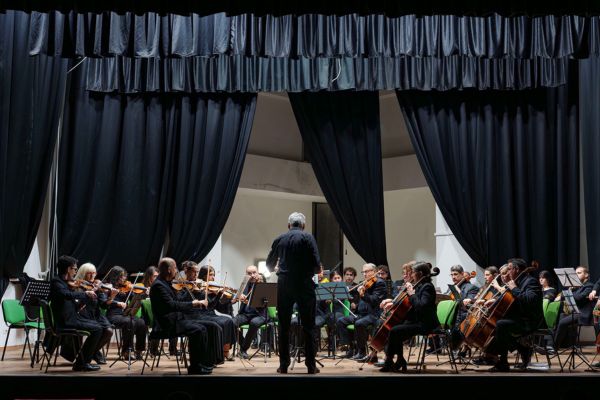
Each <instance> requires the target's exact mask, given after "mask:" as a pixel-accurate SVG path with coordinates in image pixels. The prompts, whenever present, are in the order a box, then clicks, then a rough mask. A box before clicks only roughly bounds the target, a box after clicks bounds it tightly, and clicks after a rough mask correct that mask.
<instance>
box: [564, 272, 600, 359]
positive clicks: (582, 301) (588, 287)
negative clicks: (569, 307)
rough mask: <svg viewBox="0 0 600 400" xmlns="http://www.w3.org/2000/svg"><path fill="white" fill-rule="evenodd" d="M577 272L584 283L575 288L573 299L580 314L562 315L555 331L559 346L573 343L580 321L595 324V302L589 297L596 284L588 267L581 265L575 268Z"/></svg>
mask: <svg viewBox="0 0 600 400" xmlns="http://www.w3.org/2000/svg"><path fill="white" fill-rule="evenodd" d="M575 272H576V273H577V277H578V278H579V280H580V281H581V283H583V285H582V286H580V287H578V288H575V289H573V299H574V300H575V304H577V308H578V309H579V315H578V316H574V315H571V314H568V313H564V314H563V315H562V316H561V317H560V320H559V321H558V324H556V332H555V333H554V343H555V344H556V347H558V348H561V347H568V346H571V345H572V344H573V341H574V340H576V333H577V332H576V331H577V324H578V323H579V325H585V326H587V325H593V324H594V319H593V316H592V312H593V311H594V305H595V302H594V301H592V300H590V299H589V296H590V293H591V292H592V290H593V288H594V284H593V283H592V282H590V271H589V269H588V267H586V266H583V265H581V266H579V267H577V269H575Z"/></svg>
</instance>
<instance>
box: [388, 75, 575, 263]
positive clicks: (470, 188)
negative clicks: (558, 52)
mask: <svg viewBox="0 0 600 400" xmlns="http://www.w3.org/2000/svg"><path fill="white" fill-rule="evenodd" d="M573 70H575V72H576V68H573ZM574 82H576V80H575V81H574ZM397 96H398V100H399V102H400V105H401V107H402V111H403V113H404V116H405V119H406V122H407V126H408V131H409V134H410V137H411V140H412V143H413V146H414V148H415V151H416V154H417V157H418V159H419V163H420V164H421V168H422V170H423V173H424V175H425V177H426V179H427V182H428V184H429V187H430V189H431V191H432V193H433V197H434V198H435V201H436V203H437V204H438V206H439V207H440V210H441V212H442V214H443V215H444V218H445V219H446V221H447V222H448V225H449V227H450V229H451V230H452V232H453V233H454V235H455V236H456V238H457V239H458V241H459V243H460V244H461V245H462V246H463V248H464V249H465V251H466V252H467V253H468V254H469V256H470V257H471V258H472V259H473V260H474V261H475V262H476V263H477V264H478V265H480V266H482V267H486V266H488V265H498V266H499V265H502V264H503V263H504V262H506V260H507V259H508V258H510V257H523V258H525V259H528V260H533V259H535V260H538V261H539V262H540V263H541V266H542V267H543V268H545V269H552V268H554V267H564V266H573V265H577V263H578V261H579V179H578V165H579V163H578V131H577V129H578V123H577V106H576V104H577V84H574V85H566V86H563V87H559V88H555V89H536V90H526V91H519V92H506V91H505V92H501V91H450V92H443V93H436V92H416V91H404V92H403V91H398V92H397Z"/></svg>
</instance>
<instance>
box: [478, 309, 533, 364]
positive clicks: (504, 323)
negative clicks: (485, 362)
mask: <svg viewBox="0 0 600 400" xmlns="http://www.w3.org/2000/svg"><path fill="white" fill-rule="evenodd" d="M527 332H529V330H528V329H527V327H525V326H524V325H523V323H522V322H520V321H517V320H513V319H500V320H498V321H497V322H496V331H495V336H494V340H493V341H492V343H491V345H490V346H489V347H488V349H487V352H488V353H490V354H498V355H499V356H500V359H501V360H504V361H505V360H506V358H507V357H508V352H509V351H513V350H515V349H516V350H518V351H519V352H520V353H522V352H524V351H525V350H526V348H525V347H524V346H522V345H521V344H519V341H518V338H519V337H520V336H523V335H524V334H526V333H527Z"/></svg>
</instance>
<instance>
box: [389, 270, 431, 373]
mask: <svg viewBox="0 0 600 400" xmlns="http://www.w3.org/2000/svg"><path fill="white" fill-rule="evenodd" d="M431 270H432V268H431V264H430V263H427V262H417V263H416V264H415V265H414V267H413V269H412V279H411V281H412V282H415V286H413V284H412V283H410V282H407V283H406V293H407V295H408V296H409V297H408V300H409V301H410V303H411V305H412V308H411V309H410V311H409V312H408V315H407V317H406V319H405V320H404V321H403V322H402V323H400V324H398V325H396V326H394V327H393V328H392V329H391V331H390V334H389V338H388V344H387V346H386V348H385V363H384V365H383V367H382V368H381V369H380V371H381V372H398V371H402V372H406V366H407V363H406V360H405V359H404V350H403V347H404V341H405V340H407V339H410V338H411V337H413V336H415V335H427V334H429V333H431V332H432V331H433V330H434V329H435V328H436V327H437V326H438V325H439V322H438V318H437V314H436V305H435V287H434V286H433V284H432V283H431V277H432V276H433V275H434V274H432V271H431ZM392 306H393V303H392V302H388V303H387V304H386V305H385V306H384V309H390V308H391V307H392ZM394 356H397V359H396V361H394Z"/></svg>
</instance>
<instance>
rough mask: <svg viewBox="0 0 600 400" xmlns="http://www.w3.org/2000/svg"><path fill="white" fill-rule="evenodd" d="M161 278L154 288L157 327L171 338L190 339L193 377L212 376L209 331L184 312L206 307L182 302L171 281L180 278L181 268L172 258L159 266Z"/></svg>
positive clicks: (152, 293)
mask: <svg viewBox="0 0 600 400" xmlns="http://www.w3.org/2000/svg"><path fill="white" fill-rule="evenodd" d="M158 273H159V275H158V278H157V279H156V280H155V281H154V283H153V284H152V288H151V290H150V300H151V303H152V313H153V315H154V327H153V331H154V330H156V331H158V332H161V333H165V334H167V335H168V336H171V337H176V336H180V335H183V336H187V337H188V339H189V343H188V346H187V348H188V351H189V354H190V358H189V367H188V373H189V374H201V375H205V374H210V373H211V372H212V366H211V364H210V358H209V349H208V337H207V336H208V335H207V330H206V327H205V326H204V325H203V324H202V323H201V322H200V321H195V320H193V319H189V318H186V317H185V315H184V314H183V312H185V311H188V310H191V309H192V308H199V307H202V302H200V300H193V301H179V300H177V297H176V294H175V291H174V290H173V288H172V286H171V281H172V280H173V279H174V278H175V277H176V276H177V273H178V271H177V264H176V263H175V260H173V259H172V258H163V259H161V260H160V263H159V264H158Z"/></svg>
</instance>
